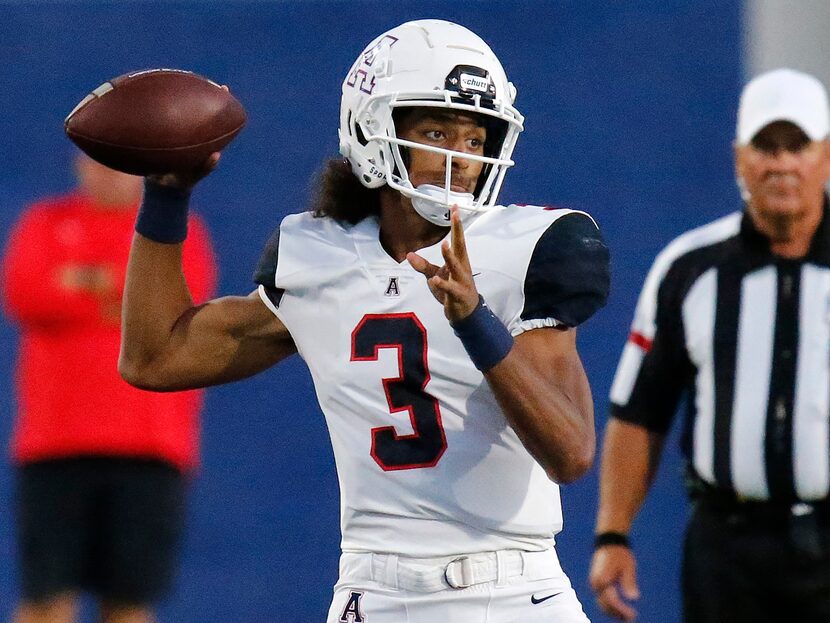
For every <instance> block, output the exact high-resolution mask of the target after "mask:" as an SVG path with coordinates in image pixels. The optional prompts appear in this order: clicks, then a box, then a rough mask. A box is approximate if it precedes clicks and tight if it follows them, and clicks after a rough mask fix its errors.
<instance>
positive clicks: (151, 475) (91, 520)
mask: <svg viewBox="0 0 830 623" xmlns="http://www.w3.org/2000/svg"><path fill="white" fill-rule="evenodd" d="M185 490H186V478H185V477H184V476H183V475H182V473H181V472H179V471H178V470H177V469H176V468H174V467H173V466H171V465H169V464H167V463H164V462H161V461H155V460H141V459H123V458H109V457H89V458H87V457H82V458H80V457H79V458H70V459H60V460H53V461H43V462H36V463H29V464H26V465H23V466H21V467H19V468H18V469H17V533H18V556H19V560H20V577H21V592H22V597H23V598H24V599H25V600H28V601H42V600H44V599H48V598H50V597H53V596H54V595H56V594H58V593H60V592H63V591H67V590H85V591H89V592H92V593H94V594H96V595H98V596H99V597H101V598H103V599H106V600H109V601H113V602H116V603H120V604H128V605H144V604H150V603H151V602H153V601H155V600H156V599H158V598H159V597H161V596H163V595H164V594H165V593H166V592H167V591H168V590H169V589H170V587H171V584H172V580H173V575H174V572H175V568H176V564H177V558H178V550H179V545H180V541H181V535H182V525H183V522H184V508H185Z"/></svg>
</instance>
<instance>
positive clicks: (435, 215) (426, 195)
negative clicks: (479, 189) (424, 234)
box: [410, 184, 475, 227]
mask: <svg viewBox="0 0 830 623" xmlns="http://www.w3.org/2000/svg"><path fill="white" fill-rule="evenodd" d="M414 191H415V193H417V194H414V193H413V194H412V195H410V198H411V199H412V207H413V208H415V211H416V212H417V213H418V214H420V215H421V216H422V217H423V218H425V219H426V220H428V221H429V222H430V223H434V224H436V225H441V226H444V227H449V224H450V207H451V206H458V208H459V209H460V210H461V220H462V221H463V220H464V219H465V218H466V217H467V216H469V215H470V214H472V212H473V202H474V201H475V197H473V195H472V193H459V192H455V191H452V190H449V191H448V190H447V189H445V188H441V187H440V186H434V185H433V184H421V185H420V186H418V187H417V188H415V189H414Z"/></svg>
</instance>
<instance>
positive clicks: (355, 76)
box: [346, 35, 398, 95]
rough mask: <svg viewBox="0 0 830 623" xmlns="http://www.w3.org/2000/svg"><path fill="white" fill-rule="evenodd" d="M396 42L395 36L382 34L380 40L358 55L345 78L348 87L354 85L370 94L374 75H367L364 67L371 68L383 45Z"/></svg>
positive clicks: (373, 85)
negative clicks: (356, 60)
mask: <svg viewBox="0 0 830 623" xmlns="http://www.w3.org/2000/svg"><path fill="white" fill-rule="evenodd" d="M397 42H398V38H397V37H393V36H392V35H383V37H382V38H381V40H380V41H378V42H377V43H376V44H375V45H373V46H372V47H370V48H369V49H367V50H366V51H365V52H363V54H361V55H360V59H358V62H357V63H356V64H355V67H354V69H353V70H352V73H350V74H349V78H348V80H346V84H347V85H348V86H350V87H355V88H358V89H360V90H361V91H363V92H364V93H366V94H367V95H371V94H372V93H373V92H374V90H375V84H376V81H375V77H374V76H373V75H372V76H370V75H369V72H368V71H367V70H366V68H367V67H368V68H371V67H372V65H374V64H375V59H376V58H377V57H378V52H380V50H381V48H382V47H383V46H387V47H390V48H391V47H392V46H393V45H395V44H396V43H397ZM361 59H362V60H361Z"/></svg>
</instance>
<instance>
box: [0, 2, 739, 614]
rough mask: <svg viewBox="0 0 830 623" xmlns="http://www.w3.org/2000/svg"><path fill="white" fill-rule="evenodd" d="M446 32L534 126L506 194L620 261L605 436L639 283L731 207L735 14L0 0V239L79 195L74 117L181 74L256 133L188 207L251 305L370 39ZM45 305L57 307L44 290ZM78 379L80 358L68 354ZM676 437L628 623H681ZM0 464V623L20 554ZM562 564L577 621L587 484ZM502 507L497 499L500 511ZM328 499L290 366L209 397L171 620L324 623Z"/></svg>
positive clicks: (1, 422)
mask: <svg viewBox="0 0 830 623" xmlns="http://www.w3.org/2000/svg"><path fill="white" fill-rule="evenodd" d="M422 17H441V18H445V19H450V20H454V21H458V22H460V23H462V24H464V25H466V26H468V27H469V28H471V29H473V30H475V31H476V32H478V33H479V34H480V35H482V36H483V37H484V39H485V40H487V41H488V42H489V43H490V44H491V46H492V47H493V49H494V50H495V51H496V53H497V54H498V55H499V56H500V58H501V60H502V62H503V64H504V65H505V67H506V68H507V71H508V75H509V76H510V77H511V79H512V80H513V82H514V83H515V84H516V85H517V86H518V89H519V97H518V102H517V105H518V107H520V109H521V110H522V112H523V113H524V114H525V115H526V117H527V124H526V128H527V129H526V132H525V133H524V134H523V136H522V137H521V139H520V141H519V145H518V148H517V150H516V153H515V159H516V160H517V162H518V166H517V167H515V169H514V170H513V171H511V172H510V173H509V174H508V176H507V181H506V185H505V188H504V190H503V192H502V199H503V200H511V201H518V202H526V203H531V202H541V203H547V204H555V205H560V206H566V207H573V208H579V209H585V210H588V211H590V212H591V213H592V214H593V215H594V216H595V217H596V218H597V220H598V221H599V223H600V225H601V226H602V228H603V229H604V232H605V235H606V238H607V240H608V243H609V245H610V247H611V250H612V254H613V277H614V281H613V293H612V297H611V301H610V303H609V305H608V307H607V308H605V309H604V310H603V311H602V312H600V313H599V314H598V315H597V316H596V317H595V318H594V319H592V320H591V321H589V322H588V323H587V325H586V326H585V327H584V329H583V330H582V331H581V335H580V343H581V351H582V353H583V357H584V360H585V365H586V368H587V370H588V373H589V376H590V378H591V380H592V383H593V390H594V398H595V402H596V411H597V427H598V429H599V430H600V431H601V430H602V428H603V426H604V423H605V412H606V410H607V395H608V390H609V387H610V384H611V379H612V376H613V372H614V369H615V366H616V361H617V357H618V355H619V352H620V349H621V347H622V344H623V342H624V340H625V337H626V334H627V328H628V324H629V322H630V319H631V315H632V312H633V308H634V304H635V300H636V296H637V293H638V292H639V288H640V285H641V283H642V279H643V277H644V275H645V273H646V271H647V269H648V267H649V266H650V264H651V261H652V259H653V257H654V255H655V254H656V253H657V251H658V250H659V249H660V248H661V247H662V246H663V245H664V244H665V243H667V242H668V241H669V240H670V239H671V238H672V237H674V236H675V235H677V234H679V233H680V232H681V231H683V230H685V229H687V228H689V227H691V226H693V225H697V224H700V223H703V222H705V221H707V220H710V219H712V218H715V217H717V216H719V215H721V214H724V213H726V212H728V211H731V210H733V209H735V208H736V207H737V205H738V198H737V193H736V192H735V189H734V182H733V175H732V164H731V157H732V156H731V138H732V134H733V127H734V116H735V112H736V108H737V97H738V92H739V88H740V81H741V77H742V71H741V58H740V34H741V33H740V21H741V15H740V3H739V2H738V0H730V1H720V2H709V1H692V0H688V1H681V0H639V1H638V2H627V3H613V2H605V1H600V0H581V1H567V0H561V1H555V2H554V1H551V2H541V1H531V0H513V1H510V2H505V1H500V0H493V1H489V2H483V1H468V2H451V1H448V0H444V1H439V0H424V1H419V2H409V1H399V2H396V3H391V2H375V1H366V0H363V1H350V2H345V1H328V2H322V1H321V2H311V1H305V2H230V1H229V2H209V1H202V2H118V3H107V2H81V1H78V2H44V3H35V2H28V3H25V2H19V3H15V2H11V3H8V2H7V3H3V2H0V136H2V137H3V140H2V142H0V241H2V242H3V243H4V242H5V238H6V235H7V232H8V230H9V227H10V225H11V224H12V222H13V221H14V219H15V218H16V217H17V215H18V213H19V211H20V210H21V208H22V206H23V205H24V204H25V203H27V202H29V201H31V200H34V199H35V198H37V197H40V196H42V195H44V194H49V193H56V192H60V191H63V190H65V189H67V188H69V187H70V186H71V184H72V178H71V172H70V168H69V161H70V158H71V155H72V149H73V147H72V145H71V144H70V143H69V141H68V140H66V139H65V138H64V136H63V132H62V121H63V118H64V116H65V115H66V114H67V113H68V112H69V111H70V110H71V109H72V108H73V106H74V105H75V103H77V101H78V100H80V98H81V97H83V96H84V95H85V94H86V93H87V92H89V91H90V90H91V89H93V88H95V87H96V86H98V85H99V84H100V83H101V82H103V81H104V80H106V79H108V78H111V77H114V76H116V75H119V74H122V73H125V72H126V71H129V70H133V69H138V68H148V67H158V66H164V67H181V68H187V69H192V70H194V71H197V72H199V73H203V74H205V75H208V76H210V77H212V78H213V79H215V80H217V81H219V82H223V83H227V84H228V85H230V86H231V88H232V90H233V91H234V92H235V94H236V95H237V96H238V97H239V99H240V100H241V101H242V102H243V103H244V105H245V106H246V108H247V110H248V113H249V123H248V126H247V127H246V129H245V130H244V131H243V133H242V134H241V135H240V136H239V138H238V139H237V140H236V142H235V143H234V144H233V145H232V146H231V147H230V148H229V149H228V150H227V152H226V154H225V157H224V158H223V161H222V165H221V167H220V168H219V170H218V171H217V172H216V173H215V174H213V175H212V176H211V177H210V178H209V179H208V180H206V181H205V182H204V183H203V184H202V185H201V187H200V188H199V189H198V191H197V193H196V195H195V204H196V205H197V206H198V209H199V210H200V212H201V213H202V214H203V216H204V217H205V219H206V220H207V222H208V224H209V226H210V227H211V230H212V233H213V235H214V238H215V241H216V245H217V250H218V256H219V261H220V265H221V284H220V286H221V291H222V293H226V294H228V293H236V294H239V293H245V292H247V291H249V290H250V289H251V288H252V284H251V282H250V274H251V270H252V267H253V266H254V263H255V261H256V259H257V258H258V256H259V253H260V250H261V247H262V245H263V243H264V242H265V240H266V239H267V237H268V235H269V233H270V232H271V230H272V229H273V228H274V227H275V226H276V225H277V224H278V222H279V220H280V218H281V217H282V216H283V215H284V214H286V213H289V212H295V211H300V210H303V209H304V205H305V201H306V198H307V196H308V190H309V186H310V183H309V178H310V177H311V175H312V174H313V172H314V171H315V170H316V168H317V167H318V165H319V164H320V163H321V162H322V161H323V159H325V158H326V157H329V156H333V155H335V152H336V145H337V142H336V127H337V115H338V106H339V89H340V82H341V80H342V78H343V76H344V74H345V72H346V71H347V69H348V68H349V66H350V65H351V63H352V61H353V60H354V58H356V56H357V54H358V53H359V52H360V50H361V49H362V47H363V46H364V45H365V44H366V43H367V42H368V41H369V40H371V39H372V38H373V37H374V36H375V35H377V34H378V33H380V32H382V31H383V30H386V29H387V28H390V27H392V26H395V25H397V24H398V23H400V22H403V21H406V20H408V19H415V18H422ZM44 294H45V295H48V293H44ZM15 339H16V338H15V331H14V328H13V327H11V326H9V325H8V324H7V323H5V322H0V438H1V439H4V440H5V439H7V438H8V433H9V430H10V426H11V420H12V417H13V413H14V402H13V398H12V394H13V388H12V382H13V379H12V375H13V361H14V349H15ZM67 365H71V362H67ZM679 471H680V463H679V459H678V453H677V450H676V444H672V445H671V446H670V447H669V449H668V451H667V454H666V456H665V459H664V463H663V468H662V471H661V474H660V477H659V479H658V481H657V482H656V483H655V486H654V489H653V493H652V496H651V497H650V498H649V501H648V502H647V505H646V507H645V509H644V511H643V513H642V515H641V517H640V519H639V521H638V523H637V525H636V528H635V530H634V533H633V539H634V543H635V547H636V550H637V553H638V556H639V569H640V581H641V590H642V593H643V599H642V603H641V605H640V610H641V619H640V620H642V621H659V622H661V623H673V622H675V621H678V620H679V617H678V614H677V611H678V606H679V595H678V588H677V585H678V560H679V550H680V539H681V534H682V525H683V522H684V519H685V514H686V504H685V498H684V496H683V494H682V492H681V486H680V477H679ZM10 477H11V474H10V471H9V468H8V465H7V464H6V463H5V462H4V463H3V464H2V467H0V619H6V618H7V617H8V616H9V613H10V612H11V609H12V606H13V603H14V600H15V598H16V592H15V588H14V582H15V570H14V562H13V561H14V557H13V556H14V544H13V539H12V525H11V513H10V499H11V483H10ZM563 497H564V506H565V513H566V515H565V530H564V532H563V533H562V535H561V536H560V539H559V549H560V556H561V558H562V559H563V563H564V566H565V568H566V570H567V571H568V572H569V574H570V576H571V578H572V580H573V582H574V584H575V586H576V588H577V591H578V593H579V594H580V596H581V598H582V600H583V603H584V605H585V607H586V610H587V611H588V613H589V615H590V616H591V618H592V619H593V620H594V621H605V620H607V619H606V618H604V617H603V616H602V615H601V614H599V613H598V611H597V608H596V606H595V604H594V601H593V598H592V596H591V594H590V590H589V588H588V586H587V581H586V576H587V570H588V563H589V559H590V552H591V535H592V529H593V521H594V512H595V506H596V469H594V471H593V472H592V473H591V474H590V475H589V476H587V477H585V478H584V479H582V480H581V481H580V482H579V483H577V484H574V485H571V486H568V487H566V488H565V489H564V493H563ZM494 503H497V501H494ZM337 513H338V493H337V484H336V478H335V474H334V468H333V461H332V457H331V449H330V446H329V443H328V439H327V434H326V429H325V425H324V423H323V419H322V416H321V414H320V412H319V410H318V408H317V406H316V403H315V399H314V395H313V391H312V387H311V383H310V379H309V376H308V374H307V373H306V371H305V369H304V367H303V365H302V364H301V363H300V362H299V361H293V360H292V361H289V362H287V363H284V364H281V365H280V366H278V367H277V368H276V369H273V370H271V371H268V372H266V373H264V374H262V375H260V376H259V377H257V378H254V379H251V380H248V381H245V382H241V383H237V384H234V385H229V386H226V387H221V388H215V389H212V390H210V391H209V392H208V398H207V405H206V411H205V414H204V464H203V468H202V470H201V472H200V474H199V477H198V479H197V481H196V483H195V487H194V493H193V499H192V504H191V510H190V516H189V529H188V535H187V541H186V547H185V551H184V556H183V560H182V565H181V572H180V575H179V581H178V584H177V590H176V592H175V594H174V595H173V596H172V597H171V598H170V599H169V600H168V601H167V602H165V603H164V604H163V607H162V609H161V612H160V616H161V620H162V621H176V622H182V623H190V622H193V623H196V622H198V623H213V622H216V623H219V622H223V623H224V622H227V621H234V622H238V623H260V622H262V623H265V622H271V621H284V620H291V621H298V622H306V621H308V622H313V621H322V620H324V615H325V612H326V609H327V606H328V600H329V595H330V587H331V585H332V584H333V582H334V580H335V577H336V563H337V555H338V551H337V547H338V538H339V534H338V520H337Z"/></svg>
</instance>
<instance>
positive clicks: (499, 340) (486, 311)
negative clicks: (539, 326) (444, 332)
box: [450, 295, 513, 372]
mask: <svg viewBox="0 0 830 623" xmlns="http://www.w3.org/2000/svg"><path fill="white" fill-rule="evenodd" d="M450 325H451V326H452V329H453V331H455V334H456V335H457V336H458V339H460V340H461V343H462V344H463V345H464V349H465V350H466V351H467V354H468V355H469V356H470V359H471V360H472V361H473V364H474V365H475V367H476V368H478V369H479V370H481V371H482V372H487V371H488V370H489V369H490V368H492V367H493V366H495V365H496V364H497V363H498V362H500V361H501V360H502V359H504V358H505V357H507V353H509V352H510V349H511V348H513V336H512V335H510V332H509V331H508V330H507V327H505V326H504V324H503V323H502V321H501V320H499V319H498V318H496V315H495V314H494V313H493V312H492V311H491V310H490V308H489V307H487V303H485V302H484V298H483V297H482V296H481V295H479V297H478V305H476V308H475V309H474V310H473V313H472V314H470V315H469V316H467V317H466V318H464V319H463V320H459V321H458V322H456V323H450Z"/></svg>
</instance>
